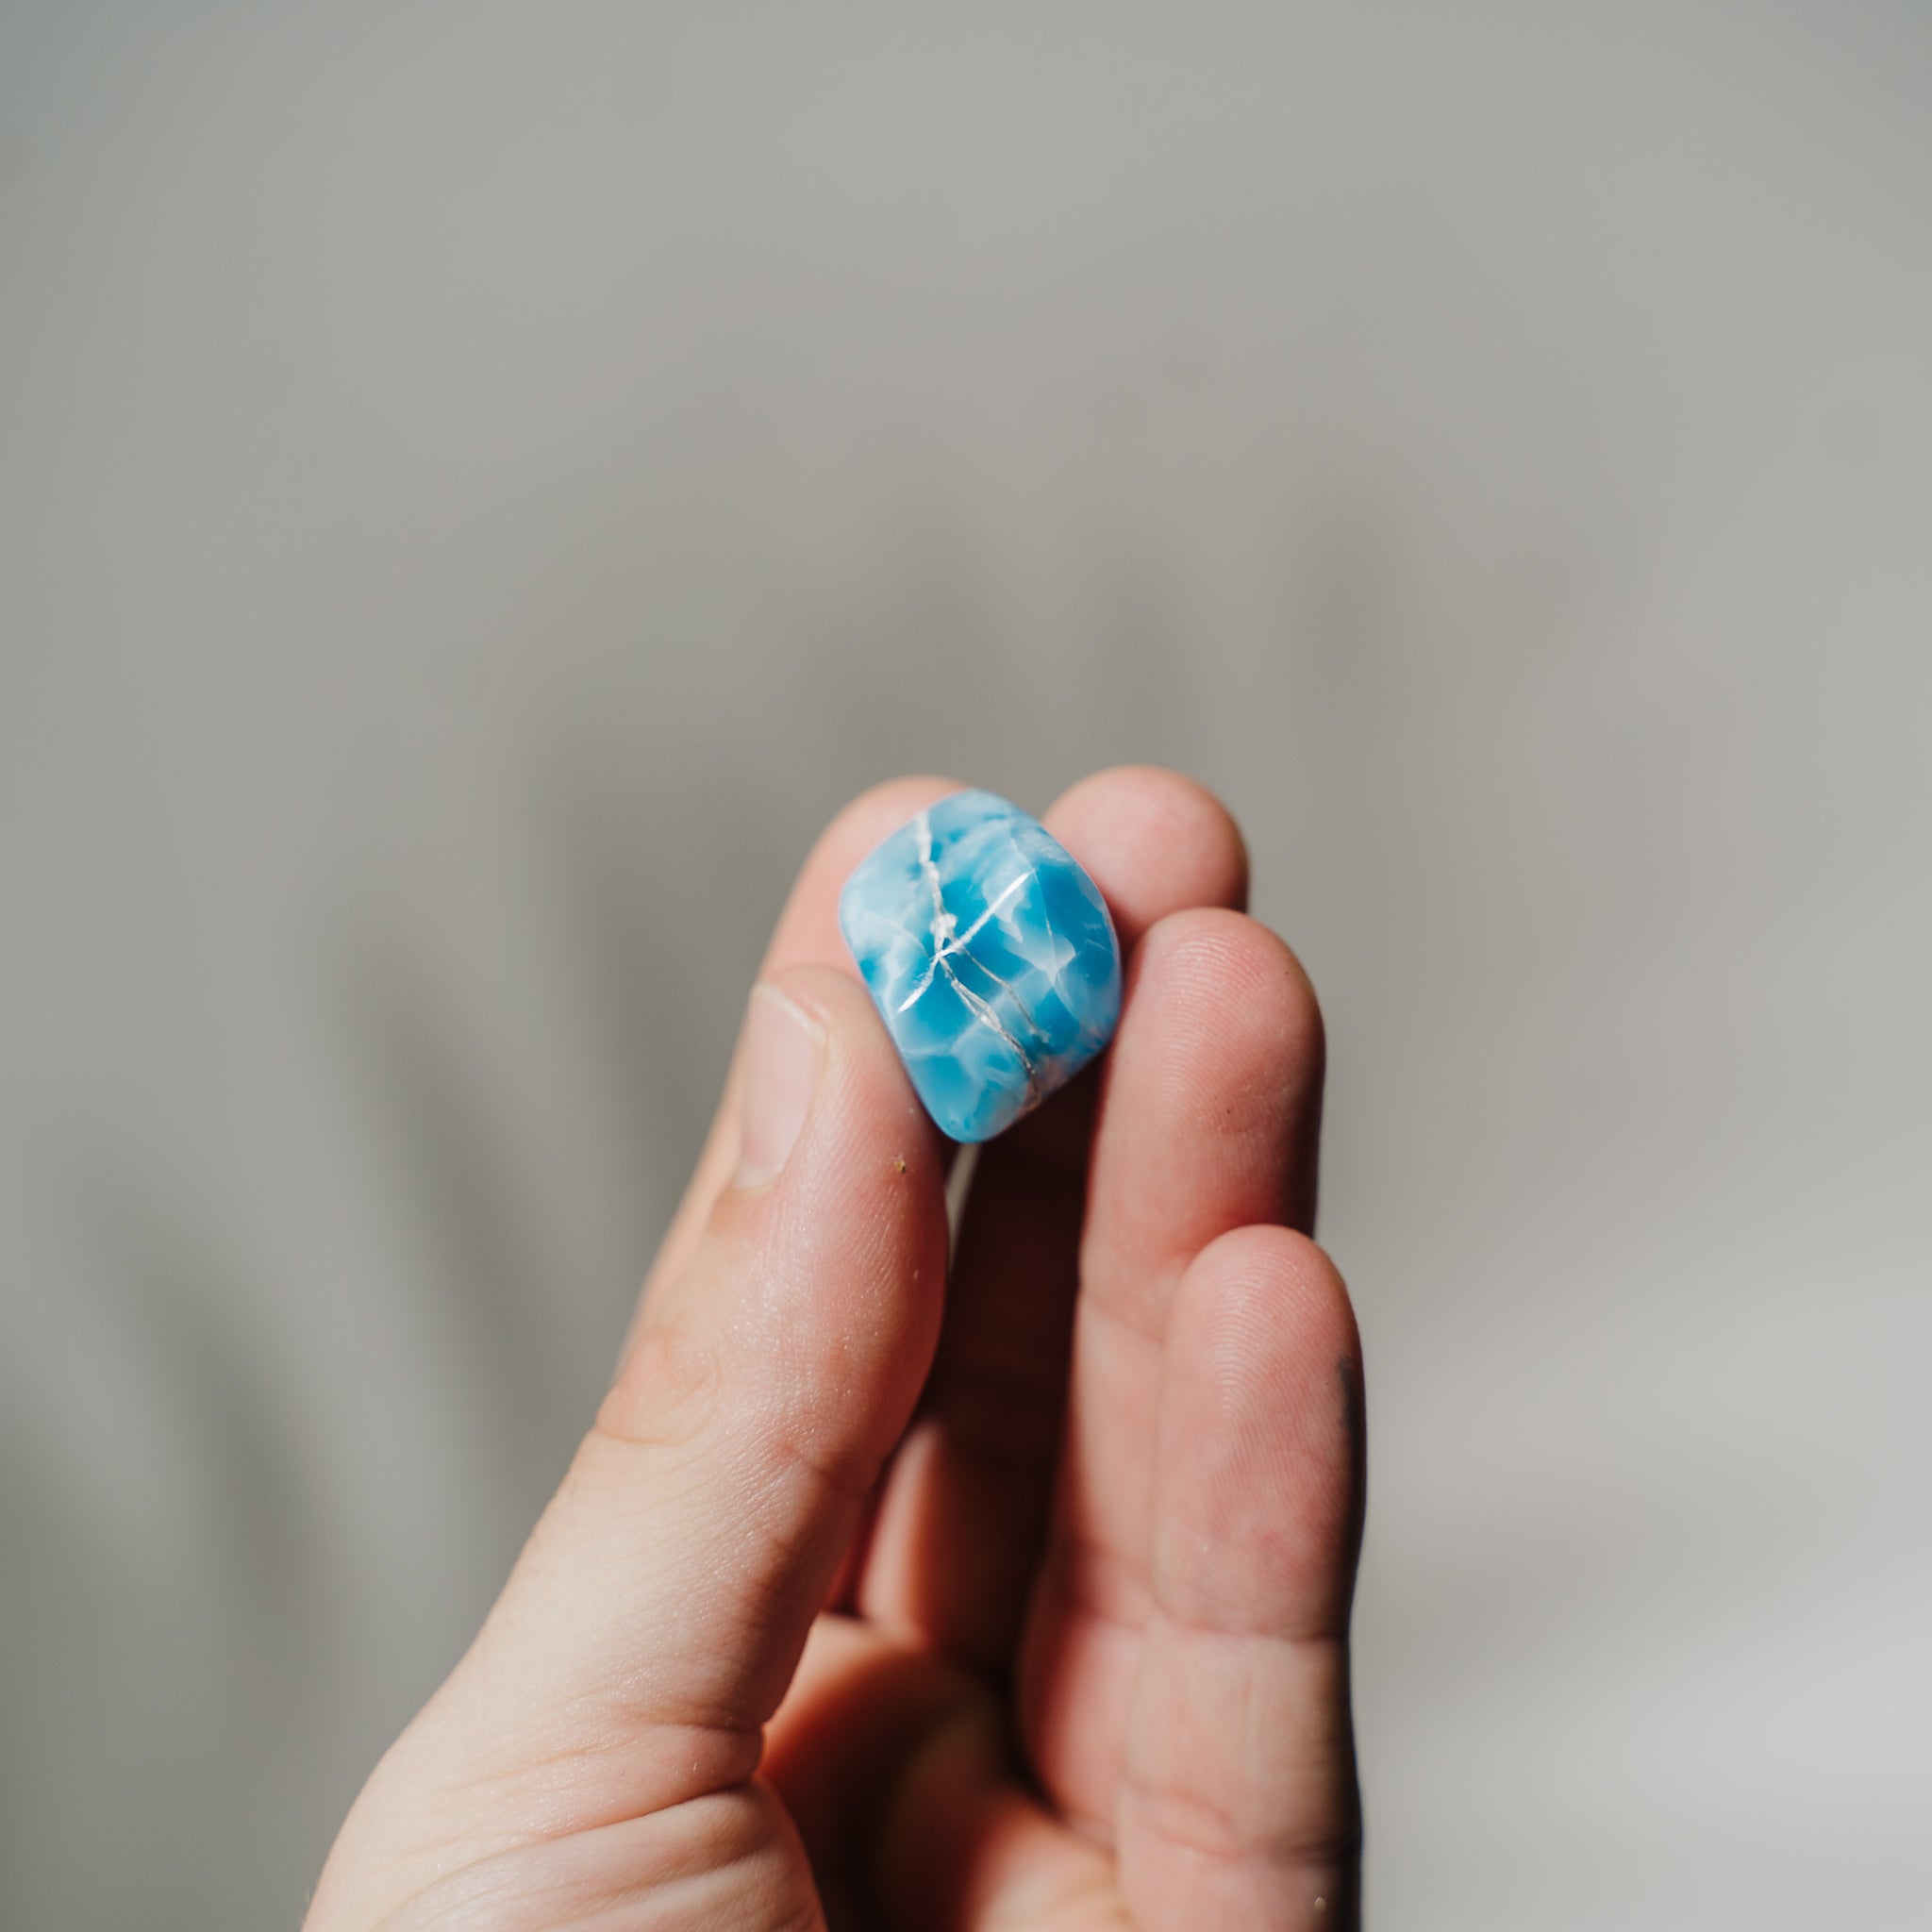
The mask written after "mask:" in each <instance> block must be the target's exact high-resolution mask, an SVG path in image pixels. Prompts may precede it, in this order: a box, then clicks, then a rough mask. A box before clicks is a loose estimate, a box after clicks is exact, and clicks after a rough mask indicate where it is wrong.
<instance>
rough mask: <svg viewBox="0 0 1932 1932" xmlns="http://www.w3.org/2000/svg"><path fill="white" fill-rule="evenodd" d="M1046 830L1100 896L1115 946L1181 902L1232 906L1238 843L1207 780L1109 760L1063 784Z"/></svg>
mask: <svg viewBox="0 0 1932 1932" xmlns="http://www.w3.org/2000/svg"><path fill="white" fill-rule="evenodd" d="M1044 823H1045V824H1046V827H1047V829H1048V830H1049V831H1050V832H1052V833H1053V835H1054V837H1055V838H1057V839H1058V840H1059V841H1060V842H1061V843H1062V844H1063V845H1065V846H1066V848H1067V849H1068V851H1070V852H1071V853H1073V855H1074V858H1077V859H1078V860H1079V861H1080V863H1081V864H1082V865H1083V866H1084V867H1086V869H1087V871H1088V872H1089V873H1090V874H1092V877H1093V881H1094V883H1095V884H1096V885H1098V886H1099V888H1100V890H1101V891H1102V893H1103V894H1104V895H1105V897H1106V899H1107V902H1108V907H1109V908H1110V909H1111V910H1112V912H1113V914H1114V919H1115V923H1116V924H1117V925H1119V927H1120V928H1121V940H1122V943H1123V944H1124V945H1131V944H1132V943H1133V941H1134V940H1135V939H1137V938H1138V937H1139V936H1140V935H1141V933H1142V932H1144V931H1145V930H1146V929H1147V928H1148V927H1149V926H1150V925H1152V924H1154V922H1155V921H1156V920H1158V919H1159V918H1161V917H1163V916H1164V915H1165V914H1167V913H1170V912H1174V911H1176V910H1178V909H1179V908H1182V907H1187V906H1224V907H1230V908H1241V907H1244V906H1245V905H1246V904H1247V897H1248V848H1247V843H1246V841H1244V840H1243V839H1242V837H1241V827H1240V826H1239V825H1238V824H1236V823H1235V819H1234V815H1233V813H1232V812H1230V811H1229V810H1228V808H1227V807H1226V806H1225V805H1224V804H1223V803H1222V801H1221V800H1220V799H1219V798H1218V797H1217V796H1216V795H1215V794H1214V793H1213V792H1212V791H1209V790H1208V787H1207V786H1205V785H1203V784H1201V783H1199V782H1198V781H1197V780H1196V779H1193V778H1190V777H1188V776H1187V775H1186V774H1183V773H1180V772H1174V771H1170V770H1168V769H1167V768H1166V767H1164V766H1160V765H1115V766H1113V767H1111V768H1110V769H1108V770H1107V771H1103V772H1095V773H1093V774H1091V776H1089V777H1085V778H1082V779H1081V780H1080V781H1079V782H1078V783H1077V784H1075V785H1073V786H1070V787H1069V788H1068V789H1067V791H1063V792H1062V793H1061V794H1060V796H1059V797H1058V799H1056V800H1055V801H1054V803H1053V805H1052V806H1051V807H1050V808H1048V810H1047V813H1046V817H1045V821H1044Z"/></svg>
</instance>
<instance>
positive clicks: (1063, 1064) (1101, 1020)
mask: <svg viewBox="0 0 1932 1932" xmlns="http://www.w3.org/2000/svg"><path fill="white" fill-rule="evenodd" d="M839 929H840V931H841V933H842V934H843V935H844V939H845V944H846V946H847V948H848V949H849V950H850V952H851V954H852V957H853V958H854V960H855V961H857V963H858V970H859V972H860V974H862V975H863V976H864V979H865V983H866V986H867V988H868V989H869V990H870V991H871V993H872V997H873V1003H874V1005H875V1006H876V1007H877V1008H878V1009H879V1014H880V1017H881V1018H882V1019H883V1020H884V1021H885V1023H886V1030H887V1031H888V1032H889V1033H891V1036H892V1042H893V1044H894V1045H895V1046H897V1048H898V1049H899V1057H900V1058H902V1059H903V1060H904V1061H905V1063H906V1071H907V1072H908V1074H910V1075H911V1076H912V1085H913V1088H914V1090H915V1091H917V1092H918V1094H919V1097H920V1099H921V1100H922V1101H923V1102H924V1105H925V1109H926V1111H927V1112H928V1113H929V1114H931V1115H932V1117H933V1119H934V1120H935V1121H936V1122H938V1124H939V1126H940V1129H941V1132H942V1133H945V1134H948V1135H950V1136H951V1137H952V1139H954V1140H955V1141H990V1140H991V1139H992V1137H993V1136H994V1135H995V1134H997V1133H1000V1132H1003V1131H1004V1130H1005V1129H1006V1128H1008V1127H1009V1126H1011V1125H1012V1124H1013V1123H1014V1122H1015V1121H1016V1120H1018V1119H1019V1118H1020V1117H1021V1116H1022V1115H1023V1114H1025V1113H1028V1112H1030V1111H1031V1110H1032V1109H1033V1108H1036V1107H1038V1106H1039V1105H1040V1103H1041V1101H1042V1100H1044V1099H1045V1098H1046V1097H1047V1095H1048V1094H1050V1093H1052V1092H1054V1091H1057V1090H1058V1089H1059V1088H1061V1087H1064V1086H1065V1085H1066V1083H1067V1082H1068V1081H1069V1080H1071V1079H1072V1078H1073V1077H1074V1074H1077V1073H1078V1072H1079V1071H1080V1069H1081V1068H1082V1067H1084V1066H1085V1065H1086V1064H1087V1062H1088V1061H1089V1060H1091V1058H1093V1057H1094V1055H1095V1054H1097V1053H1099V1052H1100V1051H1101V1049H1102V1048H1103V1047H1105V1046H1106V1045H1107V1043H1108V1041H1109V1040H1111V1039H1112V1038H1113V1029H1114V1026H1115V1024H1116V1023H1117V1022H1118V1021H1119V1019H1120V1011H1121V948H1120V941H1119V940H1118V938H1117V937H1116V936H1115V934H1114V929H1113V921H1112V919H1111V918H1109V917H1108V910H1107V903H1106V901H1105V900H1103V899H1102V898H1101V896H1100V891H1099V889H1098V887H1096V886H1095V885H1094V883H1093V881H1092V880H1091V879H1090V878H1089V877H1088V876H1087V874H1085V873H1084V872H1082V871H1081V869H1080V867H1079V865H1078V863H1077V862H1076V861H1075V860H1074V857H1073V855H1072V854H1071V853H1069V852H1068V851H1067V849H1066V847H1065V846H1063V845H1062V844H1060V842H1059V841H1058V840H1057V839H1055V838H1054V836H1053V835H1052V834H1051V833H1050V832H1049V831H1048V830H1047V829H1046V827H1045V826H1044V825H1042V824H1041V823H1040V821H1039V820H1038V819H1035V818H1032V817H1029V816H1028V815H1027V814H1026V813H1025V812H1024V811H1022V810H1021V809H1020V808H1019V807H1018V806H1016V805H1009V804H1008V802H1007V801H1006V800H1005V799H1004V798H997V797H995V796H994V795H993V794H992V793H991V791H956V792H954V793H953V794H952V795H951V796H950V797H948V798H942V799H941V800H940V801H939V803H938V804H937V805H934V806H931V807H929V808H927V809H926V810H924V811H923V812H921V813H920V814H919V816H918V817H917V818H915V819H914V820H912V822H911V823H910V824H906V825H902V826H901V827H900V828H899V830H898V831H896V832H894V833H893V834H892V836H891V838H890V839H887V840H886V841H884V842H883V843H882V844H880V845H878V846H876V847H874V850H873V851H872V852H871V853H870V854H868V855H867V857H866V858H863V859H861V860H860V861H859V863H858V866H857V867H856V868H855V869H854V871H853V874H852V876H851V877H850V878H849V879H847V880H846V882H845V888H844V890H843V891H841V893H840V895H839Z"/></svg>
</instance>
